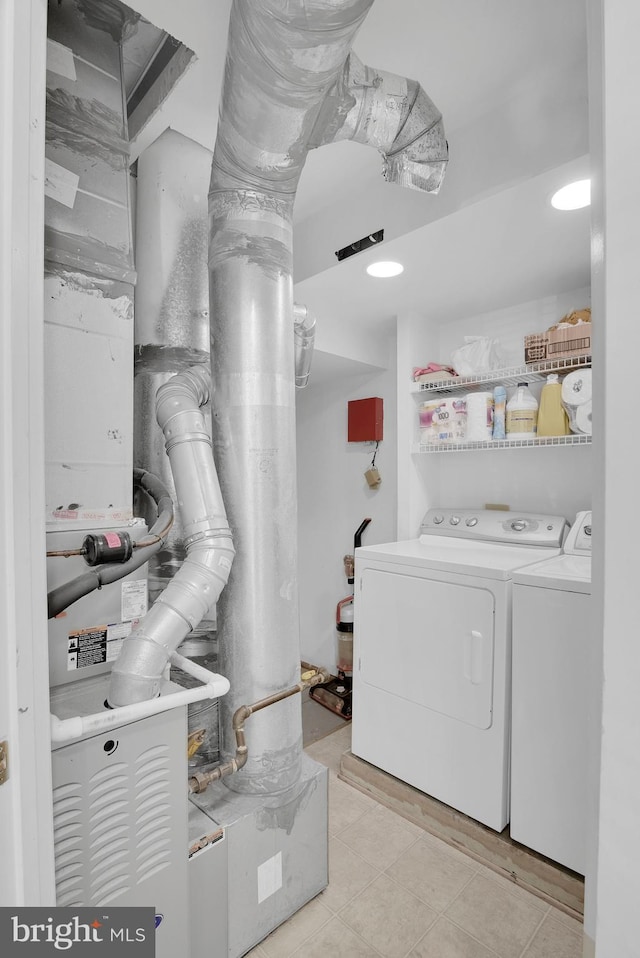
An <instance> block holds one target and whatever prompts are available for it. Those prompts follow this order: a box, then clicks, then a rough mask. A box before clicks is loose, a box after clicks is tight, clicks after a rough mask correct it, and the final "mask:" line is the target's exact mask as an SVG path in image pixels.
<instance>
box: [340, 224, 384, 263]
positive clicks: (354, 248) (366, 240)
mask: <svg viewBox="0 0 640 958" xmlns="http://www.w3.org/2000/svg"><path fill="white" fill-rule="evenodd" d="M383 239H384V230H376V232H375V233H369V235H368V236H364V237H363V238H362V239H359V240H356V241H355V243H351V244H350V245H349V246H345V247H343V248H342V249H338V250H336V256H337V257H338V262H339V263H340V262H342V260H343V259H346V258H347V257H348V256H353V254H354V253H361V252H362V251H363V250H365V249H369V247H370V246H375V245H376V243H381V242H382V240H383Z"/></svg>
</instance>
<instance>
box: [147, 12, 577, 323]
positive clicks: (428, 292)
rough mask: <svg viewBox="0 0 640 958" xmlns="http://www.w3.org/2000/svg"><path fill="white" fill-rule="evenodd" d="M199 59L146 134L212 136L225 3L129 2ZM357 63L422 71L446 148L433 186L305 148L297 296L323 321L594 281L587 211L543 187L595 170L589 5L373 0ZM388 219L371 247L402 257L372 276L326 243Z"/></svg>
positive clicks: (377, 317)
mask: <svg viewBox="0 0 640 958" xmlns="http://www.w3.org/2000/svg"><path fill="white" fill-rule="evenodd" d="M130 3H131V5H132V6H134V7H135V8H136V9H137V10H139V11H140V12H141V13H142V15H143V16H144V17H146V18H147V19H149V20H151V21H152V22H154V23H156V25H158V26H160V27H162V28H163V29H164V30H167V32H169V33H171V34H172V35H173V36H175V37H176V38H177V39H179V40H181V41H182V42H183V43H185V44H186V45H187V46H189V47H190V48H191V49H192V50H194V52H195V53H196V56H197V58H198V59H197V62H196V63H195V64H194V65H193V66H192V67H191V68H190V69H189V70H188V71H187V73H186V74H185V76H184V78H183V79H182V80H180V82H179V83H178V84H177V86H176V88H175V91H174V92H173V93H172V94H171V96H170V97H169V98H168V100H167V101H166V102H165V104H164V106H163V107H162V109H161V110H160V111H159V113H158V114H157V115H156V116H155V117H153V118H152V120H151V121H150V123H149V124H148V125H147V127H146V128H145V129H144V130H143V131H142V132H141V134H140V136H139V137H138V139H137V143H136V144H135V145H134V155H135V154H136V153H137V154H139V152H140V151H141V150H142V149H144V148H145V147H146V146H147V145H148V144H149V143H150V142H152V141H153V140H154V139H155V138H156V137H157V136H158V135H159V134H160V133H161V132H162V131H163V130H164V129H165V128H166V127H167V126H170V127H172V128H173V129H175V130H177V131H179V132H181V133H183V134H184V135H185V136H189V137H190V138H192V139H194V140H197V141H198V142H200V143H202V144H203V145H204V146H206V147H207V148H209V149H212V148H213V145H214V142H215V126H216V119H217V109H218V100H219V96H220V88H221V82H222V76H223V66H224V53H225V49H226V35H227V24H228V15H229V9H230V5H231V4H230V0H182V3H181V4H179V5H178V4H175V2H174V0H130ZM354 49H355V50H356V52H357V53H358V55H359V56H360V58H361V59H362V60H363V61H364V62H365V63H370V64H371V65H374V66H377V67H380V68H382V69H384V70H388V71H392V72H397V73H400V74H403V75H406V76H409V77H411V78H414V79H417V80H418V81H420V83H421V84H422V85H423V87H424V88H425V90H426V91H427V93H428V94H429V95H430V96H431V98H432V99H433V100H434V102H435V103H436V104H437V105H438V107H439V109H440V110H441V111H442V114H443V118H444V123H445V128H446V131H447V137H448V139H449V144H450V149H451V160H450V164H449V169H448V172H447V176H446V177H445V181H444V185H443V187H442V190H441V192H440V194H439V195H438V196H437V197H434V196H428V195H425V194H420V193H415V192H413V191H405V190H400V189H399V188H398V187H393V186H388V185H387V184H385V183H384V182H383V181H382V179H381V176H380V168H381V161H380V157H379V156H378V154H377V153H376V152H375V151H374V150H371V149H367V148H366V147H363V146H361V145H359V144H353V143H338V144H334V145H332V146H329V147H323V148H322V149H319V150H316V151H312V153H311V154H310V155H309V158H308V160H307V164H306V166H305V170H304V171H303V175H302V179H301V183H300V188H299V192H298V196H297V199H296V207H295V232H294V244H295V246H296V249H295V253H296V274H295V276H294V279H296V281H297V284H296V299H298V300H299V301H301V302H302V301H306V302H307V305H309V306H310V307H311V308H312V309H314V310H315V312H316V313H317V315H318V317H319V320H321V319H322V317H323V316H327V317H329V316H331V317H332V319H331V322H334V321H340V322H346V321H351V322H356V323H358V324H362V325H366V326H369V327H370V328H384V327H385V326H386V325H387V324H388V323H389V322H390V321H391V319H392V317H393V316H394V314H395V313H397V312H398V311H399V310H400V309H419V310H420V311H422V312H426V313H428V315H429V316H432V317H434V318H436V319H439V320H443V319H447V318H454V317H455V316H461V315H465V314H467V315H468V314H470V313H472V314H473V315H476V314H479V313H481V312H483V311H486V310H489V309H491V308H493V306H494V305H495V303H496V302H498V301H499V302H500V303H501V304H502V305H508V304H509V303H510V302H524V301H526V299H527V298H538V297H540V296H543V295H546V294H547V292H550V291H552V290H554V289H555V290H556V291H560V290H566V289H570V288H578V287H580V286H585V285H588V282H589V214H588V211H580V212H578V213H571V214H559V213H556V212H555V211H553V210H551V209H550V208H549V206H548V196H549V194H550V192H551V190H552V189H553V188H555V187H556V185H562V183H561V182H560V180H562V178H563V177H564V176H565V175H566V176H569V175H570V174H573V173H576V174H577V173H579V174H580V175H586V172H587V168H588V157H586V154H587V152H588V129H587V60H586V57H587V48H586V24H585V3H584V0H376V2H374V4H373V7H372V9H371V11H370V12H369V14H368V16H367V18H366V20H365V22H364V24H363V26H362V28H361V30H360V32H359V34H358V36H357V37H356V42H355V44H354ZM379 228H384V229H385V242H384V244H383V247H381V248H380V250H379V252H380V253H382V252H384V255H385V258H387V257H389V258H399V259H401V260H402V261H403V262H404V264H405V272H404V273H403V274H402V276H401V277H398V278H397V279H393V280H389V281H386V282H385V281H377V282H375V281H373V280H371V279H370V278H369V277H367V276H366V274H365V272H364V266H366V264H367V263H368V262H369V261H370V260H371V259H372V258H373V257H372V254H371V251H368V252H367V253H359V254H357V255H355V256H353V257H351V258H349V259H348V260H345V261H343V262H342V263H339V264H338V263H337V260H336V258H335V255H334V252H335V250H336V249H338V248H340V247H341V246H345V245H348V243H350V242H352V241H354V240H356V239H359V238H360V237H362V236H364V235H366V234H368V233H369V232H371V231H372V230H375V229H379Z"/></svg>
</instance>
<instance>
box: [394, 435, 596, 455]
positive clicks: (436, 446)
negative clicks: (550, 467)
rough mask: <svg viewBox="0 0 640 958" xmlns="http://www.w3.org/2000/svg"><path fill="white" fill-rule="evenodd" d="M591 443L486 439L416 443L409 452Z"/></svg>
mask: <svg viewBox="0 0 640 958" xmlns="http://www.w3.org/2000/svg"><path fill="white" fill-rule="evenodd" d="M590 442H591V436H585V435H582V434H581V435H578V434H572V435H570V436H541V437H540V438H539V439H487V440H486V441H481V442H480V441H478V442H465V441H464V440H462V441H461V442H416V443H414V445H413V447H412V449H411V452H412V453H416V454H423V453H434V452H472V451H473V450H480V449H482V450H486V449H539V448H541V447H545V446H546V447H551V446H585V445H588V444H589V443H590Z"/></svg>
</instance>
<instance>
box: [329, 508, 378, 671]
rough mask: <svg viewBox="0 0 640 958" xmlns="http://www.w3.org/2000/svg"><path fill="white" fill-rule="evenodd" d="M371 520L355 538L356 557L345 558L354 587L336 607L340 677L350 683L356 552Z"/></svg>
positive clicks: (348, 579) (346, 569) (347, 574)
mask: <svg viewBox="0 0 640 958" xmlns="http://www.w3.org/2000/svg"><path fill="white" fill-rule="evenodd" d="M370 522H371V519H363V521H362V522H361V523H360V525H359V526H358V528H357V530H356V533H355V535H354V537H353V551H354V555H346V556H345V557H344V571H345V575H346V577H347V582H348V583H349V585H350V586H351V587H352V592H351V594H350V595H347V596H345V598H344V599H340V601H339V602H338V605H337V606H336V635H337V640H338V662H337V670H338V676H339V677H340V678H341V679H342V681H343V682H345V683H350V682H351V678H352V676H353V583H354V571H355V550H356V549H357V548H358V547H359V546H360V545H361V544H362V533H363V532H364V530H365V529H366V528H367V526H368V525H369V523H370Z"/></svg>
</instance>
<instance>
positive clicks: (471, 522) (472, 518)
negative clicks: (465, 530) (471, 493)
mask: <svg viewBox="0 0 640 958" xmlns="http://www.w3.org/2000/svg"><path fill="white" fill-rule="evenodd" d="M467 525H468V526H469V528H473V526H477V525H478V518H477V516H469V518H468V519H467Z"/></svg>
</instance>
